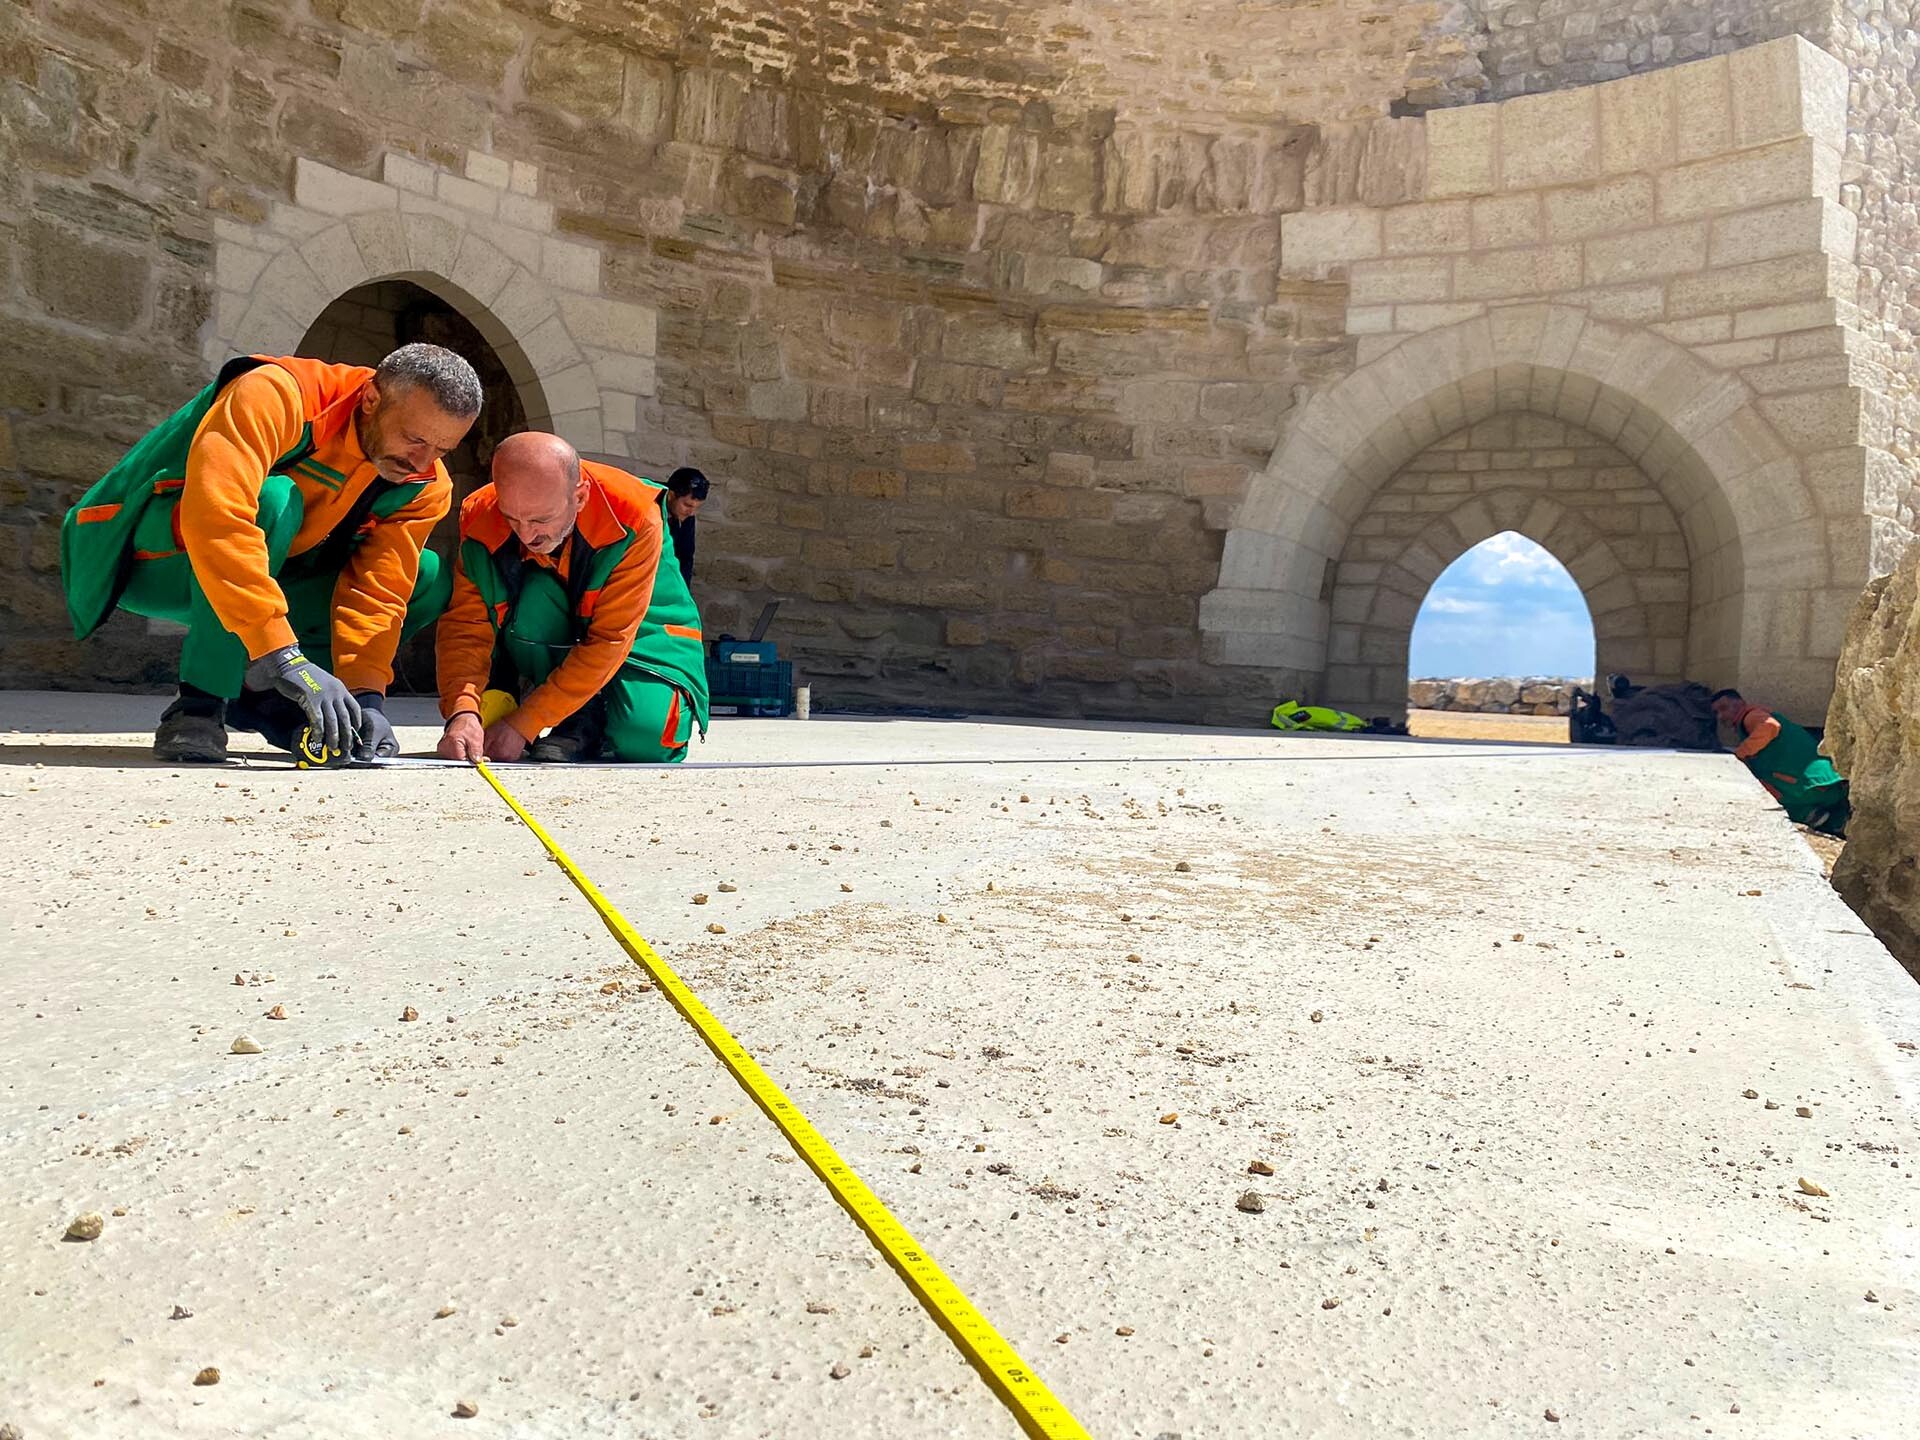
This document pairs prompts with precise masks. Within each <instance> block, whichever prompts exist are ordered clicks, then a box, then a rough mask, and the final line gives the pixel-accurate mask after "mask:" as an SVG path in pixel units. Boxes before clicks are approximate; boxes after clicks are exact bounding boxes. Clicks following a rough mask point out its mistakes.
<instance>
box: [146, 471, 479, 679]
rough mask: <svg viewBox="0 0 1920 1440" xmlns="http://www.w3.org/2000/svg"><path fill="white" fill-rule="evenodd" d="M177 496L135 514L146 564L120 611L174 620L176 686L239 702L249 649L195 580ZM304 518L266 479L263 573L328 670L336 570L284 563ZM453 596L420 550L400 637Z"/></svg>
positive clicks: (260, 517) (296, 500)
mask: <svg viewBox="0 0 1920 1440" xmlns="http://www.w3.org/2000/svg"><path fill="white" fill-rule="evenodd" d="M179 503H180V502H179V497H178V495H170V496H165V497H158V496H156V497H155V499H154V501H153V503H152V504H151V505H149V506H148V507H147V510H146V513H145V514H144V515H142V516H141V517H140V524H139V528H138V529H137V530H136V532H135V535H134V548H135V550H136V551H138V552H141V553H144V554H146V555H147V556H148V557H149V558H147V559H136V560H135V561H134V562H133V570H132V573H131V575H130V576H129V577H128V580H127V588H126V590H125V591H124V592H123V593H122V594H121V597H120V608H121V609H122V610H130V611H132V612H133V613H134V614H135V615H145V616H148V617H150V618H152V619H155V620H172V621H174V622H176V623H177V624H181V625H185V626H186V627H187V638H186V640H185V641H184V642H182V644H181V647H180V683H181V684H182V685H183V686H190V687H192V688H193V689H195V690H200V691H204V692H205V693H206V694H208V695H215V696H218V697H220V698H221V699H223V700H233V699H236V698H237V697H238V696H239V694H240V690H241V685H242V681H243V680H244V678H245V676H246V673H247V664H248V659H249V657H248V655H247V647H246V646H245V645H244V644H242V643H241V641H240V638H239V637H238V636H237V635H235V634H234V633H233V632H232V631H231V630H229V629H227V627H226V626H224V625H222V624H221V623H220V617H219V616H217V615H215V614H214V613H213V607H212V606H211V605H209V604H208V603H207V597H206V594H205V592H204V591H202V590H201V588H200V584H199V581H198V580H196V579H195V578H194V574H193V566H192V564H191V563H190V562H189V561H188V559H187V554H186V551H184V550H182V549H180V548H179V542H178V541H177V540H176V539H175V538H174V530H173V512H174V508H175V506H177V505H178V504H179ZM305 513H306V506H305V502H303V501H302V500H301V498H300V491H299V488H298V487H297V486H296V485H295V484H294V483H293V481H291V480H289V479H288V478H287V477H286V476H284V475H269V476H268V477H267V480H266V484H264V485H262V486H261V487H260V509H259V511H258V512H257V513H256V515H255V523H256V524H258V525H259V527H260V530H261V533H262V534H263V535H265V536H266V539H267V573H268V574H270V575H272V576H273V577H274V579H275V580H277V581H278V582H279V584H280V591H281V593H282V594H283V595H285V596H286V597H287V622H288V623H289V624H290V625H292V626H293V633H294V635H295V637H296V638H297V639H298V640H299V642H300V648H301V649H302V650H303V651H304V652H305V653H306V656H307V658H308V659H309V660H311V661H313V662H314V663H315V664H316V665H319V666H320V667H322V668H323V669H327V670H331V669H332V668H333V592H334V587H335V585H336V584H337V582H338V581H339V579H340V572H339V571H338V570H337V569H332V570H328V569H322V568H316V567H315V566H313V565H310V564H303V563H302V562H303V561H304V560H306V558H307V557H306V556H304V555H296V556H294V557H293V559H292V560H289V559H288V558H287V550H288V548H289V547H290V546H291V545H292V544H293V537H294V536H295V535H297V534H299V533H300V522H301V519H302V518H303V517H304V515H305ZM452 598H453V574H452V572H451V571H450V570H448V569H446V568H445V567H443V566H442V565H441V563H440V557H439V556H438V555H436V554H434V553H433V552H432V551H431V550H423V551H422V552H421V553H420V573H419V574H418V575H416V576H415V577H414V582H413V595H412V597H411V598H410V599H409V600H408V601H407V613H406V616H405V618H404V620H403V621H402V622H401V627H400V639H401V643H403V644H404V643H405V642H406V641H407V640H408V639H409V638H411V637H412V636H413V635H415V634H416V633H418V632H419V631H420V630H422V629H424V628H425V627H426V626H428V625H431V624H432V623H433V622H434V621H435V620H437V619H439V618H440V612H441V611H443V610H445V609H446V608H447V602H448V601H449V600H451V599H452Z"/></svg>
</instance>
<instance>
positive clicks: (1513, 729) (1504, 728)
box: [1407, 710, 1568, 745]
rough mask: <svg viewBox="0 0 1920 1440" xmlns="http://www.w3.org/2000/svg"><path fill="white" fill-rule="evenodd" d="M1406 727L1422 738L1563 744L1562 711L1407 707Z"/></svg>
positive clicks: (1563, 726) (1565, 725)
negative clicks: (1500, 712)
mask: <svg viewBox="0 0 1920 1440" xmlns="http://www.w3.org/2000/svg"><path fill="white" fill-rule="evenodd" d="M1407 728H1408V729H1409V730H1410V731H1412V733H1413V734H1414V735H1415V736H1416V737H1417V738H1419V739H1422V740H1522V741H1527V742H1530V743H1533V744H1537V745H1565V744H1566V743H1567V737H1568V730H1567V717H1566V716H1564V715H1486V714H1481V713H1480V712H1479V711H1476V710H1409V711H1408V712H1407Z"/></svg>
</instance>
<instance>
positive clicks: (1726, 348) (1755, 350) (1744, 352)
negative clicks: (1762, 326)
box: [1693, 339, 1776, 370]
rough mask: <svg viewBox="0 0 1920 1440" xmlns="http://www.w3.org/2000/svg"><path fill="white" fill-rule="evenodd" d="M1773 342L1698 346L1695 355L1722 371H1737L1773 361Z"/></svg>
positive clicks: (1722, 343)
mask: <svg viewBox="0 0 1920 1440" xmlns="http://www.w3.org/2000/svg"><path fill="white" fill-rule="evenodd" d="M1775 343H1776V342H1775V341H1773V340H1766V339H1763V340H1727V341H1723V342H1721V343H1720V344H1717V345H1696V346H1694V347H1693V353H1694V354H1695V355H1697V356H1699V357H1700V359H1702V360H1704V361H1706V362H1707V363H1708V364H1709V365H1712V366H1714V367H1716V368H1717V369H1721V370H1737V369H1740V368H1742V367H1744V366H1748V365H1760V364H1764V363H1765V362H1767V361H1769V360H1771V359H1773V355H1774V346H1775Z"/></svg>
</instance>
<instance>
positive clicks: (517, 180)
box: [508, 160, 540, 195]
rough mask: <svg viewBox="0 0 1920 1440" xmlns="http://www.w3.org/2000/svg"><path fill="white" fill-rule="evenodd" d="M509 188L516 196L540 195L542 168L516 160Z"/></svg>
mask: <svg viewBox="0 0 1920 1440" xmlns="http://www.w3.org/2000/svg"><path fill="white" fill-rule="evenodd" d="M508 188H509V189H511V190H512V191H513V193H514V194H516V195H538V194H539V193H540V167H539V166H538V165H534V164H531V163H529V162H528V161H525V160H515V161H514V162H513V165H512V175H511V178H510V179H509V180H508Z"/></svg>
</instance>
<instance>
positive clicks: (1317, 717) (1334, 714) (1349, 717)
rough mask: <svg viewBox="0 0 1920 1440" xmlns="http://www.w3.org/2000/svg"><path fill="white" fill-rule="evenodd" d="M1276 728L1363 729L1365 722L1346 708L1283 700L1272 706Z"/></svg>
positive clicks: (1274, 726) (1365, 726)
mask: <svg viewBox="0 0 1920 1440" xmlns="http://www.w3.org/2000/svg"><path fill="white" fill-rule="evenodd" d="M1273 728H1274V729H1276V730H1364V729H1366V728H1367V722H1366V721H1364V720H1362V719H1361V718H1360V717H1359V716H1358V715H1354V714H1352V713H1350V712H1348V711H1346V710H1334V709H1331V708H1329V707H1328V706H1325V705H1301V704H1298V703H1296V702H1295V701H1292V700H1283V701H1281V702H1280V703H1279V704H1278V705H1276V706H1274V707H1273Z"/></svg>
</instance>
